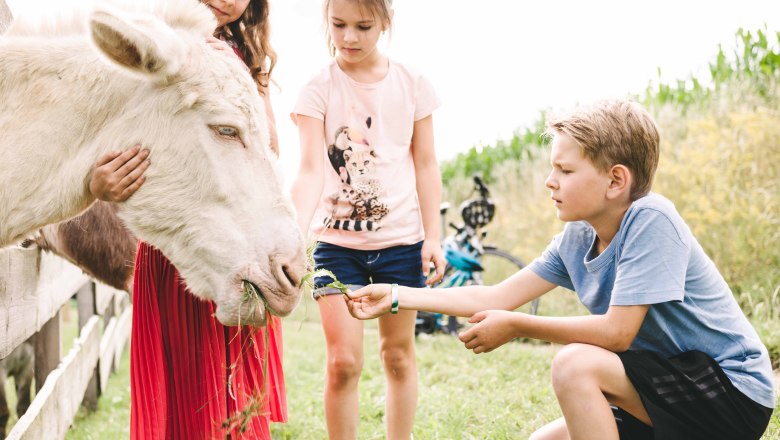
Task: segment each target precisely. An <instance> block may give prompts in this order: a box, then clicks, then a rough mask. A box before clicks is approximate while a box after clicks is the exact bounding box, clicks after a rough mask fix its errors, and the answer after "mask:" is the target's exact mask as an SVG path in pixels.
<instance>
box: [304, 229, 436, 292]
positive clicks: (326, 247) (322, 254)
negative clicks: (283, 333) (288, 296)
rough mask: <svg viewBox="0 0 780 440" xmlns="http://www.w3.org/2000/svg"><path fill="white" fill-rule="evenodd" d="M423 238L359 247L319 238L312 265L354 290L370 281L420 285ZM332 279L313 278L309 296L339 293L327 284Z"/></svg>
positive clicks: (421, 280)
mask: <svg viewBox="0 0 780 440" xmlns="http://www.w3.org/2000/svg"><path fill="white" fill-rule="evenodd" d="M422 245H423V242H422V241H421V242H419V243H416V244H410V245H401V246H393V247H389V248H385V249H377V250H371V251H363V250H357V249H350V248H345V247H341V246H336V245H335V244H330V243H324V242H319V243H317V248H316V249H315V250H314V268H315V269H327V270H329V271H331V272H333V274H334V275H336V277H337V278H338V280H339V281H341V282H342V283H343V284H345V285H347V286H348V287H349V288H350V289H352V290H356V289H359V288H360V287H363V286H365V285H368V284H371V283H396V284H400V285H402V286H409V287H423V286H425V276H424V275H423V272H422V254H421V251H422ZM332 281H333V279H331V278H330V277H327V276H322V277H317V278H315V279H314V291H313V292H312V296H313V297H314V298H315V299H317V298H319V297H320V296H323V295H335V294H341V291H340V290H338V289H336V288H333V287H327V285H328V284H329V283H331V282H332Z"/></svg>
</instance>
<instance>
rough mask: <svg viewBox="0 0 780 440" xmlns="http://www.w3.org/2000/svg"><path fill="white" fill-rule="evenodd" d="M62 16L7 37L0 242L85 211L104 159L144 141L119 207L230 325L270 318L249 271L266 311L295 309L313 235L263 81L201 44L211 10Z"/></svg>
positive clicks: (0, 45) (2, 47) (173, 0)
mask: <svg viewBox="0 0 780 440" xmlns="http://www.w3.org/2000/svg"><path fill="white" fill-rule="evenodd" d="M60 21H61V22H60V23H57V24H56V25H55V28H56V29H49V30H46V31H43V30H40V29H37V30H36V29H35V28H33V27H29V26H28V27H26V28H25V26H24V25H22V24H21V23H20V22H19V21H18V20H17V22H15V23H13V24H12V25H11V28H10V29H9V30H8V32H7V33H6V34H4V35H2V36H0V60H2V62H0V246H5V245H8V244H11V243H14V242H18V241H20V240H22V239H23V238H25V237H26V236H28V234H30V233H31V232H32V231H34V230H36V229H38V228H40V227H41V226H43V225H46V224H51V223H55V222H59V221H62V220H65V219H67V218H71V217H73V216H76V215H77V214H79V213H80V212H82V211H84V210H85V209H87V208H88V207H89V206H90V205H91V204H92V203H93V202H94V198H93V197H92V196H91V195H90V193H89V190H88V188H87V186H88V185H87V183H88V179H89V177H90V174H91V171H92V168H93V167H94V164H95V162H96V160H97V158H98V157H99V156H100V155H101V154H103V153H104V152H106V151H107V150H109V149H115V148H118V147H129V146H131V145H134V144H135V143H140V144H141V145H143V146H144V147H147V148H149V149H150V150H151V152H152V154H151V161H152V165H151V167H150V168H149V169H148V170H147V172H146V175H147V180H146V182H145V183H144V185H142V187H141V188H140V189H139V190H138V191H137V192H136V193H135V194H134V195H133V196H132V197H130V199H128V201H127V202H125V203H122V204H120V208H119V216H120V218H121V219H122V220H123V221H124V222H125V224H126V225H127V226H128V228H129V229H130V230H131V231H132V232H133V234H135V235H136V236H138V237H139V238H141V239H143V240H145V241H147V242H149V243H151V244H152V245H154V246H156V247H157V248H159V249H160V250H161V251H162V252H163V253H164V254H165V255H166V256H167V257H168V258H169V259H170V260H171V261H172V262H173V263H174V265H176V267H177V268H178V269H179V271H180V272H181V275H182V276H183V277H184V279H185V280H186V282H187V285H188V287H189V288H190V290H191V291H192V292H193V293H194V294H195V295H197V296H199V297H202V298H205V299H210V300H214V302H215V303H216V305H217V314H216V316H217V318H218V319H219V320H220V321H221V322H222V323H223V324H225V325H236V324H244V323H246V324H261V323H262V322H264V320H265V318H266V316H265V312H266V310H265V308H264V307H257V304H251V302H246V295H245V293H244V288H243V286H242V284H243V281H245V280H246V281H248V282H250V283H252V284H254V286H255V287H257V288H259V291H260V292H261V295H262V296H263V297H264V300H265V304H266V305H267V307H268V310H269V311H270V312H272V313H274V314H277V315H280V316H286V315H287V314H289V313H290V312H291V311H292V309H293V308H294V307H295V305H296V304H297V302H298V300H299V299H300V296H301V289H300V287H301V286H300V285H301V278H302V276H303V273H304V271H305V269H306V256H305V249H304V243H303V238H302V236H301V234H300V232H299V230H298V228H297V226H296V225H297V223H296V221H295V219H294V215H295V214H294V211H293V209H292V205H291V204H290V202H289V200H288V199H287V198H286V197H284V196H283V191H282V186H281V182H280V179H279V175H278V170H277V168H276V164H275V158H273V157H272V156H271V153H270V149H269V147H268V142H269V135H268V127H267V119H266V115H265V112H264V106H263V104H262V101H261V98H260V97H259V95H258V93H257V89H256V88H255V84H254V82H253V81H252V79H251V78H250V76H249V74H248V73H247V72H246V71H245V69H244V67H243V66H242V64H241V63H240V61H239V60H238V59H233V58H232V57H227V56H225V55H224V54H220V53H218V52H217V51H215V50H213V49H211V48H210V47H209V46H208V45H207V44H206V43H205V36H206V35H209V34H210V33H211V32H212V31H213V29H214V27H215V20H214V17H213V15H212V14H211V12H210V11H208V10H207V9H206V7H205V6H203V5H201V4H200V3H199V2H198V1H196V0H165V1H160V2H157V5H155V6H154V7H151V8H148V10H147V11H146V12H143V11H133V12H130V11H126V10H125V11H118V10H117V11H115V10H113V9H112V8H108V7H105V6H104V7H100V8H97V9H95V10H94V11H93V12H92V13H91V14H89V17H88V20H87V18H86V17H85V18H82V19H81V20H78V19H74V20H73V22H74V23H69V24H68V23H64V21H65V20H60ZM78 23H81V25H79V24H78ZM78 28H81V29H78ZM89 34H91V38H90V36H89Z"/></svg>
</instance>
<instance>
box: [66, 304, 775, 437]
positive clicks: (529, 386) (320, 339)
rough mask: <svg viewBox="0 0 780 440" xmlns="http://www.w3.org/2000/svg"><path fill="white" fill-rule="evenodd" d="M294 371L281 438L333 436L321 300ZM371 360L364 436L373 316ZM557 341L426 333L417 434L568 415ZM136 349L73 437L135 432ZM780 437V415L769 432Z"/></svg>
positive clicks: (380, 381)
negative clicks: (559, 381) (556, 361)
mask: <svg viewBox="0 0 780 440" xmlns="http://www.w3.org/2000/svg"><path fill="white" fill-rule="evenodd" d="M284 339H285V343H284V344H285V358H284V364H285V375H286V381H287V397H288V406H289V414H290V420H289V422H288V423H286V424H274V425H273V427H272V432H273V436H274V438H275V439H304V438H305V439H315V440H316V439H325V438H327V433H326V428H325V417H324V412H323V406H322V392H323V377H324V373H325V339H324V336H323V334H322V331H321V328H320V324H319V315H318V313H317V309H316V305H314V304H313V303H312V301H311V300H308V299H306V300H304V303H303V304H302V305H301V306H300V307H299V308H298V309H297V310H296V311H295V312H294V314H293V315H292V316H290V317H288V318H286V319H285V320H284ZM365 341H366V356H365V369H364V373H363V376H362V379H361V383H360V427H359V434H358V438H360V439H382V438H384V427H383V421H382V419H383V416H384V375H383V373H382V371H381V367H380V364H379V359H378V348H377V347H378V334H377V330H376V324H375V323H373V322H367V323H366V338H365ZM555 350H556V347H555V346H551V345H546V344H529V343H520V342H514V343H509V344H507V345H505V346H504V347H501V348H500V349H498V350H496V351H494V352H493V353H489V354H483V355H478V356H477V355H474V354H472V353H471V352H468V351H466V350H465V349H464V348H463V346H462V345H461V344H460V343H459V342H458V341H457V340H456V339H455V338H452V337H449V336H445V335H436V336H429V335H422V336H421V337H420V338H418V340H417V360H418V366H419V371H420V399H419V404H418V408H417V419H416V423H415V428H414V437H415V438H417V439H518V438H527V437H528V435H529V434H530V433H531V432H532V431H533V430H535V429H536V428H538V427H539V426H541V425H543V424H544V423H546V422H548V421H550V420H553V419H555V418H557V417H559V416H560V412H559V409H558V406H557V404H556V402H555V396H554V394H553V392H552V388H551V386H550V380H549V373H550V371H549V365H550V360H551V359H552V357H553V355H554V354H555ZM129 390H130V379H129V356H127V353H126V354H125V356H124V357H123V359H122V363H121V364H120V365H119V367H118V370H117V372H116V374H114V375H113V376H112V378H111V380H110V382H109V385H108V391H107V393H106V394H105V395H103V396H102V397H101V398H100V401H99V402H98V406H99V410H98V411H97V412H96V413H91V414H88V413H86V412H85V411H83V409H82V411H80V413H79V415H78V418H77V419H76V421H75V423H74V426H73V427H72V428H71V430H70V431H69V433H68V436H67V437H66V438H67V439H69V440H75V439H79V440H80V439H124V438H128V436H129V419H130V402H129V399H130V393H129ZM763 438H764V439H765V440H768V439H780V415H779V414H777V413H776V414H775V415H774V417H773V418H772V422H771V424H770V427H769V430H768V431H767V433H766V434H765V435H764V437H763Z"/></svg>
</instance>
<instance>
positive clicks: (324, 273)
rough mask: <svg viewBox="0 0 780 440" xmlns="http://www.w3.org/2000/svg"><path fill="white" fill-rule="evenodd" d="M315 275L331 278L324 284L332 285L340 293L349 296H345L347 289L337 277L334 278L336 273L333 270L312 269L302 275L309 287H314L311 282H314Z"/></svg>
mask: <svg viewBox="0 0 780 440" xmlns="http://www.w3.org/2000/svg"><path fill="white" fill-rule="evenodd" d="M315 277H328V278H331V279H332V280H333V281H332V282H330V283H328V284H326V286H327V287H333V288H334V289H339V290H340V291H341V294H342V295H344V296H345V297H347V298H349V296H347V290H349V289H348V288H347V286H346V285H344V283H342V282H341V281H339V279H338V278H336V274H334V273H333V272H331V271H329V270H328V269H317V270H313V271H310V272H309V273H307V274H306V275H304V276H303V282H304V283H306V284H308V285H309V287H314V286H313V284H314V278H315Z"/></svg>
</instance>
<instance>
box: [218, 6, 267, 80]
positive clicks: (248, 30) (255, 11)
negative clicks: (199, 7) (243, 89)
mask: <svg viewBox="0 0 780 440" xmlns="http://www.w3.org/2000/svg"><path fill="white" fill-rule="evenodd" d="M270 33H271V32H270V25H269V24H268V0H250V1H249V5H247V7H246V10H245V11H244V14H243V15H241V18H239V19H238V20H236V21H234V22H232V23H228V24H226V25H224V26H220V27H218V28H217V29H216V30H215V31H214V36H215V37H216V38H222V39H226V40H233V41H234V42H235V43H236V45H237V46H238V49H239V51H240V52H241V55H242V56H243V58H244V62H245V63H246V65H247V66H249V73H250V74H251V75H252V78H254V80H255V83H257V86H258V90H259V91H260V93H261V94H264V91H265V89H266V88H267V87H268V84H269V82H270V80H271V72H272V71H273V70H274V66H275V65H276V52H274V50H273V48H272V47H271V43H270V38H269V36H270Z"/></svg>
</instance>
